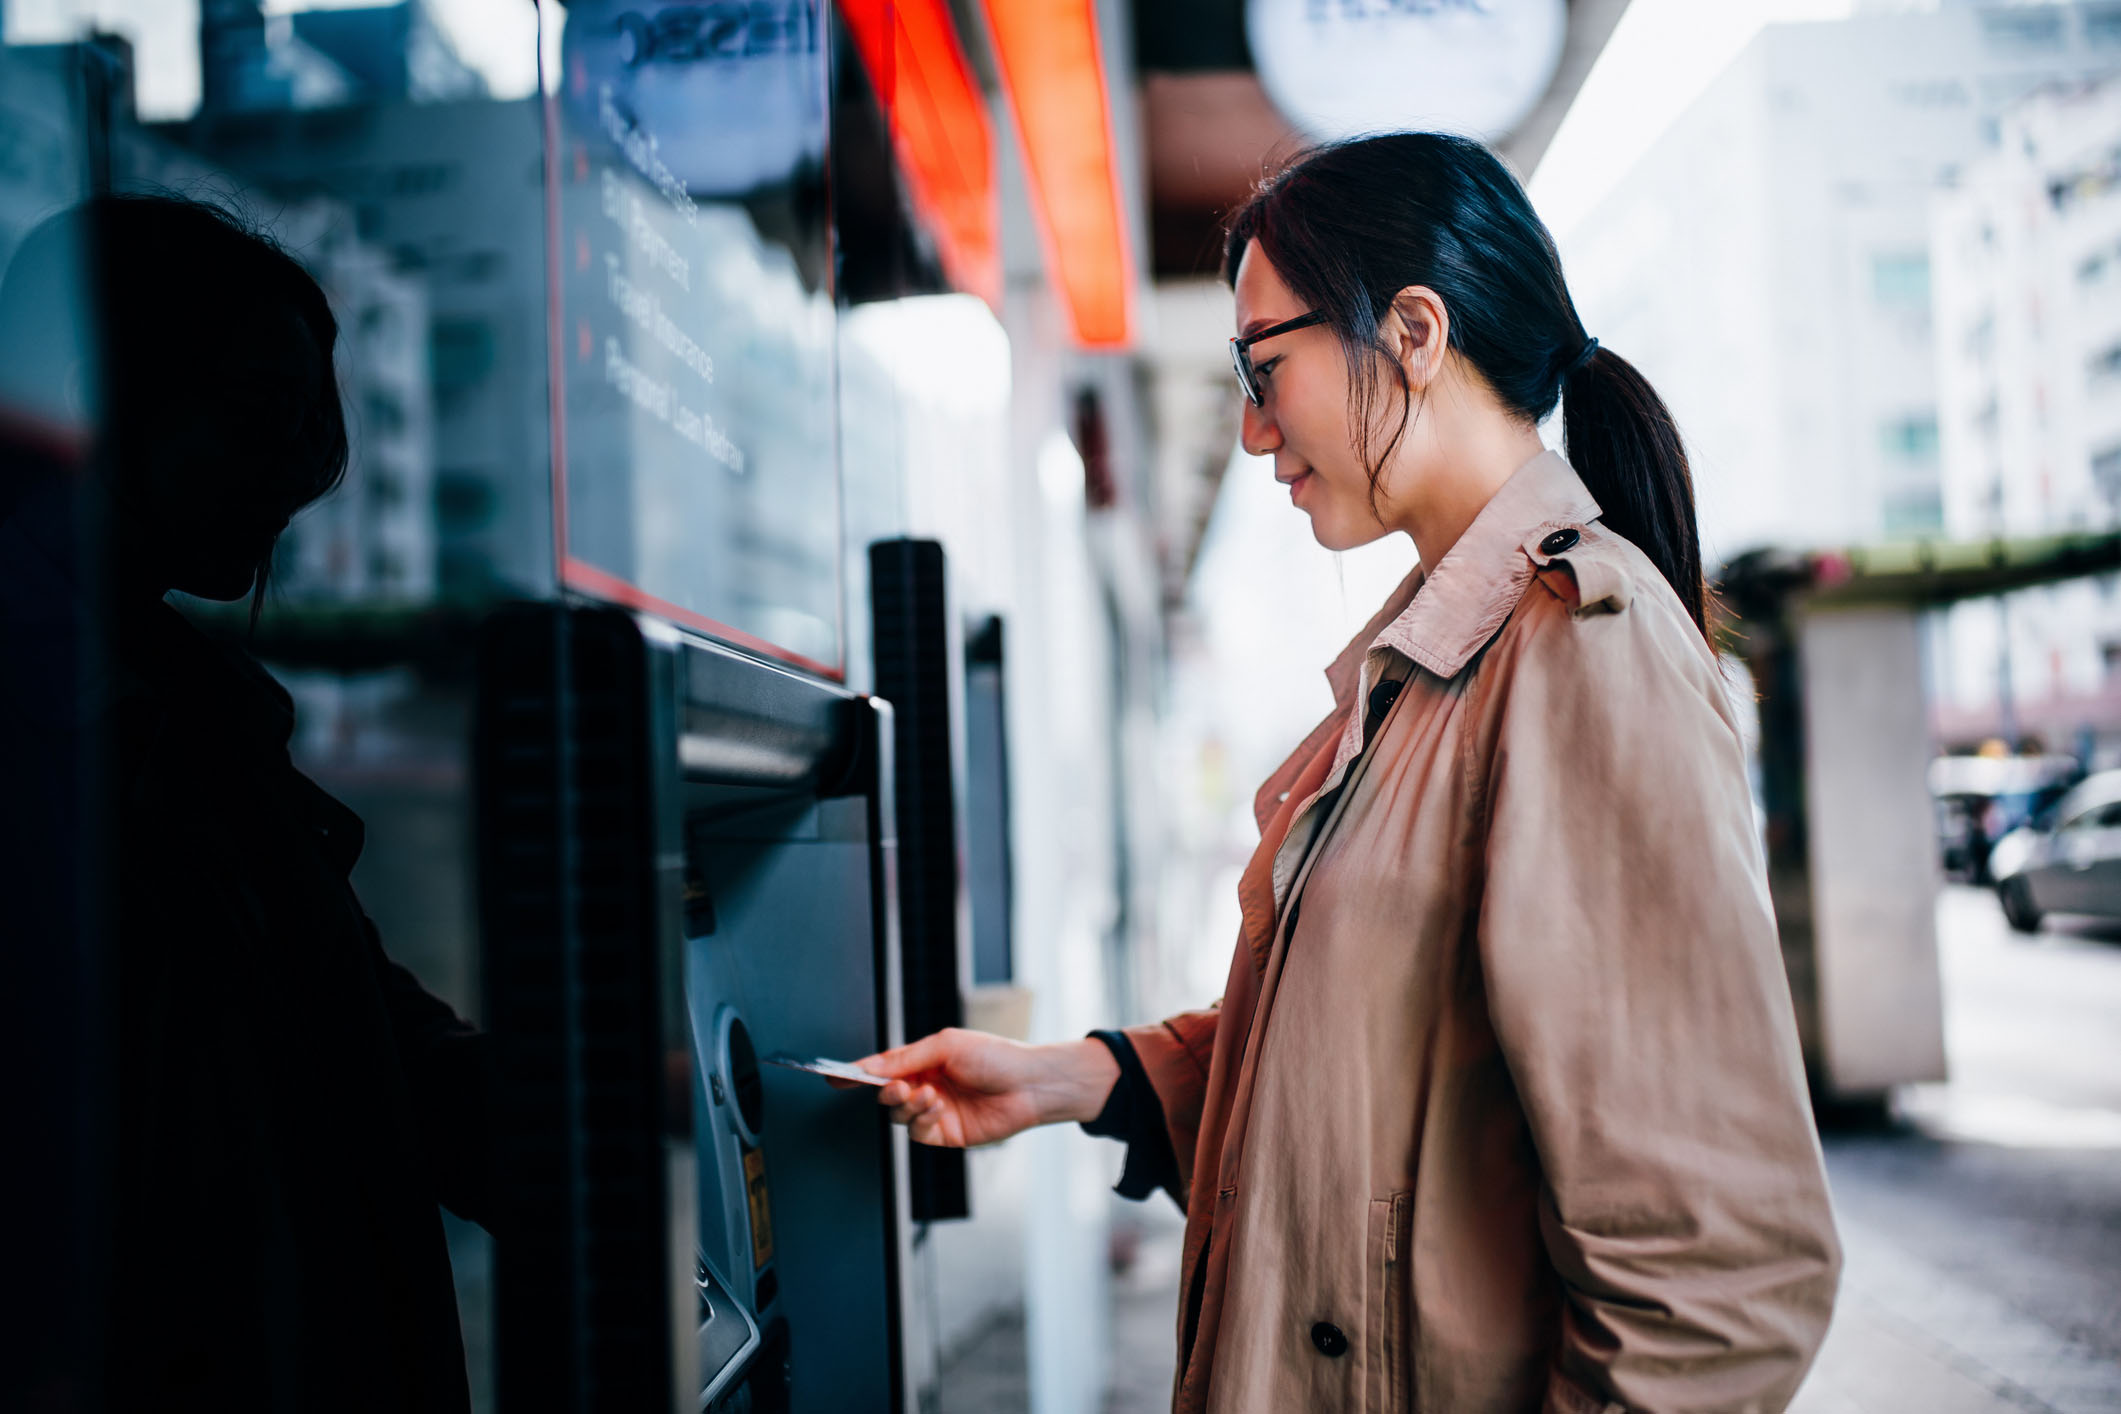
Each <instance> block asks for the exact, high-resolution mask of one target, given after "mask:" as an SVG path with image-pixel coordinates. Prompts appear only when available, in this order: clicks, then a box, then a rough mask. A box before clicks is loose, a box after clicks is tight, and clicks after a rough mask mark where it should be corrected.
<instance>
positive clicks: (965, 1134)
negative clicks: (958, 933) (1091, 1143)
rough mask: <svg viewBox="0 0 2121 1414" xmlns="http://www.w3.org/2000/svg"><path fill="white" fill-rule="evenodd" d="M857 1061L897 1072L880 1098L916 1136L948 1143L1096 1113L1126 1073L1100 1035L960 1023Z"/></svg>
mask: <svg viewBox="0 0 2121 1414" xmlns="http://www.w3.org/2000/svg"><path fill="white" fill-rule="evenodd" d="M855 1064H856V1065H859V1066H860V1067H861V1068H862V1069H864V1070H866V1071H869V1072H871V1073H873V1074H876V1075H888V1076H890V1077H891V1078H892V1079H891V1083H890V1084H889V1085H886V1086H885V1087H884V1088H883V1089H882V1090H881V1091H880V1092H878V1095H877V1103H879V1104H881V1105H884V1106H886V1107H887V1108H889V1109H890V1111H891V1117H892V1118H893V1119H894V1120H896V1121H898V1122H899V1123H900V1124H903V1125H905V1126H906V1127H907V1131H908V1133H909V1134H910V1135H911V1136H912V1138H913V1140H914V1142H916V1143H919V1144H933V1145H937V1146H939V1147H942V1148H948V1149H968V1148H971V1147H972V1146H973V1145H975V1144H993V1143H995V1142H997V1141H999V1140H1003V1139H1007V1138H1008V1137H1009V1136H1010V1135H1012V1134H1020V1133H1022V1132H1023V1131H1024V1130H1026V1129H1029V1128H1031V1127H1032V1126H1033V1125H1036V1124H1061V1123H1066V1122H1068V1121H1070V1120H1074V1121H1078V1122H1080V1121H1082V1120H1090V1119H1096V1118H1097V1116H1098V1112H1099V1111H1100V1110H1102V1109H1104V1107H1105V1100H1106V1098H1107V1097H1108V1096H1109V1095H1111V1093H1112V1087H1113V1086H1114V1085H1115V1084H1117V1083H1118V1081H1119V1062H1118V1061H1116V1060H1114V1059H1113V1058H1112V1052H1111V1051H1110V1050H1108V1049H1107V1048H1106V1046H1105V1044H1104V1042H1102V1041H1099V1040H1096V1039H1094V1038H1085V1039H1083V1040H1081V1041H1067V1042H1063V1043H1061V1044H1059V1045H1054V1046H1027V1045H1024V1044H1023V1043H1022V1042H1020V1041H1011V1040H1009V1039H1007V1038H1006V1037H1002V1036H990V1035H988V1034H987V1033H986V1032H984V1031H961V1030H959V1029H957V1028H956V1027H951V1028H949V1029H947V1030H943V1031H938V1032H936V1033H935V1034H934V1035H933V1036H928V1037H924V1038H923V1039H921V1040H918V1041H915V1042H914V1043H913V1044H911V1045H908V1046H900V1047H898V1048H897V1049H896V1050H889V1051H885V1052H883V1053H882V1054H880V1055H874V1056H870V1057H868V1058H866V1059H864V1060H859V1061H856V1062H855Z"/></svg>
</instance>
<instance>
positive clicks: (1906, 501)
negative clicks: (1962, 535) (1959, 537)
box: [1885, 486, 1944, 539]
mask: <svg viewBox="0 0 2121 1414" xmlns="http://www.w3.org/2000/svg"><path fill="white" fill-rule="evenodd" d="M1943 529H1944V496H1943V493H1942V492H1940V491H1939V490H1938V489H1937V488H1936V487H1934V486H1910V487H1907V488H1906V489H1904V490H1900V491H1895V492H1892V493H1891V494H1889V495H1887V496H1886V498H1885V533H1886V534H1887V535H1888V536H1890V537H1893V538H1895V539H1905V538H1909V537H1913V536H1917V535H1936V534H1939V533H1940V532H1942V531H1943Z"/></svg>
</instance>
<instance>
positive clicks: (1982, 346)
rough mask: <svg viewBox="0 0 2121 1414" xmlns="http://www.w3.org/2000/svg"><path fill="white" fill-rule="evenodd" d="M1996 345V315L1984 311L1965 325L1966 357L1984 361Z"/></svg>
mask: <svg viewBox="0 0 2121 1414" xmlns="http://www.w3.org/2000/svg"><path fill="white" fill-rule="evenodd" d="M1995 346H1996V317H1995V316H1994V315H1993V314H1987V313H1984V314H1983V315H1982V316H1981V317H1980V318H1979V319H1976V320H1975V321H1974V322H1973V323H1971V324H1969V325H1967V326H1966V353H1967V357H1969V358H1972V359H1975V360H1977V361H1979V362H1982V363H1986V362H1987V361H1988V356H1989V353H1990V352H1991V351H1992V350H1993V349H1994V348H1995Z"/></svg>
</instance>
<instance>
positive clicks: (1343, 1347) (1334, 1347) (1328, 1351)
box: [1311, 1321, 1348, 1356]
mask: <svg viewBox="0 0 2121 1414" xmlns="http://www.w3.org/2000/svg"><path fill="white" fill-rule="evenodd" d="M1311 1344H1313V1345H1315V1346H1317V1347H1318V1353H1319V1354H1321V1355H1333V1356H1340V1355H1345V1354H1347V1353H1348V1338H1347V1336H1346V1335H1344V1334H1342V1332H1341V1329H1340V1327H1339V1326H1336V1325H1334V1324H1333V1323H1332V1322H1331V1321H1320V1322H1319V1323H1318V1324H1317V1325H1315V1326H1313V1327H1311Z"/></svg>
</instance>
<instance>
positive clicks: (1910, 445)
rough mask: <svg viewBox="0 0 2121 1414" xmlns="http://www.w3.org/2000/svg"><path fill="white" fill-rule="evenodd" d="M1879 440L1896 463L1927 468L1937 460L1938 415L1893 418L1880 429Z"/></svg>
mask: <svg viewBox="0 0 2121 1414" xmlns="http://www.w3.org/2000/svg"><path fill="white" fill-rule="evenodd" d="M1878 440H1879V442H1880V444H1881V445H1882V446H1883V447H1884V448H1885V454H1886V455H1887V456H1889V457H1892V458H1893V459H1895V460H1896V461H1903V462H1913V463H1916V464H1918V465H1924V466H1926V465H1928V464H1930V463H1932V462H1934V461H1936V460H1937V414H1935V413H1933V412H1929V413H1922V414H1920V415H1919V416H1915V417H1896V418H1893V419H1892V420H1891V421H1889V422H1887V423H1886V424H1885V426H1883V427H1882V428H1880V429H1879V438H1878Z"/></svg>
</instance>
